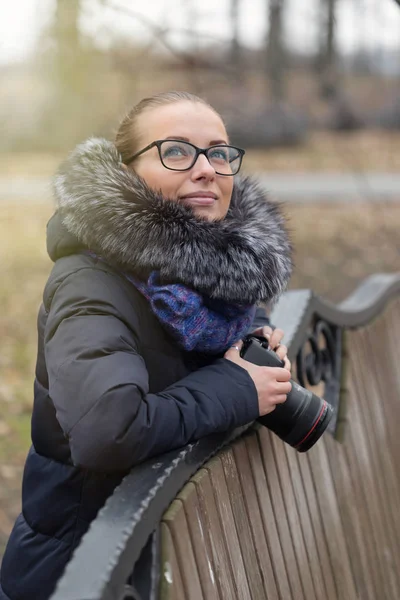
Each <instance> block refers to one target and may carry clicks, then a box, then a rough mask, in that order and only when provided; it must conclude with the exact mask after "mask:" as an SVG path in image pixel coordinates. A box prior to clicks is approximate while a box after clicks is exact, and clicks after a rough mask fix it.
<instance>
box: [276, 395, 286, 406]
mask: <svg viewBox="0 0 400 600" xmlns="http://www.w3.org/2000/svg"><path fill="white" fill-rule="evenodd" d="M286 400H287V394H279V395H278V396H275V397H274V402H275V403H276V404H282V403H283V402H286Z"/></svg>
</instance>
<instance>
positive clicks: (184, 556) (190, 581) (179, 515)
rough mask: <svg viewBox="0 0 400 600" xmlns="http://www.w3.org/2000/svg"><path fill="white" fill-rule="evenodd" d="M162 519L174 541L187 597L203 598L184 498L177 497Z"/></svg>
mask: <svg viewBox="0 0 400 600" xmlns="http://www.w3.org/2000/svg"><path fill="white" fill-rule="evenodd" d="M183 497H185V492H183ZM162 520H163V523H165V524H166V525H167V526H168V529H169V531H170V533H171V536H172V540H173V542H174V548H175V553H176V557H177V560H178V563H179V570H180V574H181V577H182V581H183V586H184V591H185V597H186V598H196V600H197V598H198V600H202V599H203V593H202V590H201V585H200V580H199V574H198V571H197V565H196V561H195V557H194V553H193V548H192V542H191V537H190V533H189V528H188V525H187V522H186V516H185V511H184V508H183V503H182V500H180V499H175V500H174V501H173V502H172V504H171V506H170V507H169V509H168V510H167V511H166V512H165V513H164V516H163V519H162Z"/></svg>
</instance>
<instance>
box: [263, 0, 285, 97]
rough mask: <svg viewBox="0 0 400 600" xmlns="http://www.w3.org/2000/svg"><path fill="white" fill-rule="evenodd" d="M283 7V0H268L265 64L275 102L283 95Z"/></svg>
mask: <svg viewBox="0 0 400 600" xmlns="http://www.w3.org/2000/svg"><path fill="white" fill-rule="evenodd" d="M283 9H284V0H270V2H269V8H268V13H269V15H268V16H269V34H268V39H267V44H266V58H267V60H266V66H267V76H268V79H269V83H270V89H271V95H272V98H273V100H274V101H275V102H277V103H279V102H281V101H282V100H283V99H284V97H285V86H284V67H285V52H284V47H283Z"/></svg>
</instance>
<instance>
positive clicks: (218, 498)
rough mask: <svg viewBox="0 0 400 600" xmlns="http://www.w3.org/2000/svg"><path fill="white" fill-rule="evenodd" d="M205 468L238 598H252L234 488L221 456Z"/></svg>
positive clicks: (249, 599)
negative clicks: (230, 487)
mask: <svg viewBox="0 0 400 600" xmlns="http://www.w3.org/2000/svg"><path fill="white" fill-rule="evenodd" d="M205 469H207V471H208V472H209V475H210V479H211V484H212V487H213V489H214V498H215V503H216V506H217V509H218V514H219V517H220V520H221V527H222V531H223V535H224V539H225V543H226V547H227V549H228V552H229V558H230V561H231V565H232V572H233V581H234V583H235V587H236V598H240V599H242V598H243V600H251V595H250V590H249V585H248V582H247V574H246V569H245V566H244V562H243V558H242V552H241V548H240V542H239V538H238V534H237V531H236V524H235V519H234V516H233V512H232V507H231V501H230V496H231V495H232V490H230V491H228V487H227V485H226V480H225V474H224V470H223V467H222V463H221V460H220V458H219V457H218V456H217V457H215V458H213V459H212V460H210V461H209V462H208V463H207V464H206V465H205Z"/></svg>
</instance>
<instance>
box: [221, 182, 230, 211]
mask: <svg viewBox="0 0 400 600" xmlns="http://www.w3.org/2000/svg"><path fill="white" fill-rule="evenodd" d="M220 189H221V192H222V197H223V200H224V206H225V207H226V210H228V208H229V204H230V202H231V197H232V192H233V177H226V178H225V179H224V180H223V181H222V182H221V183H220Z"/></svg>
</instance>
